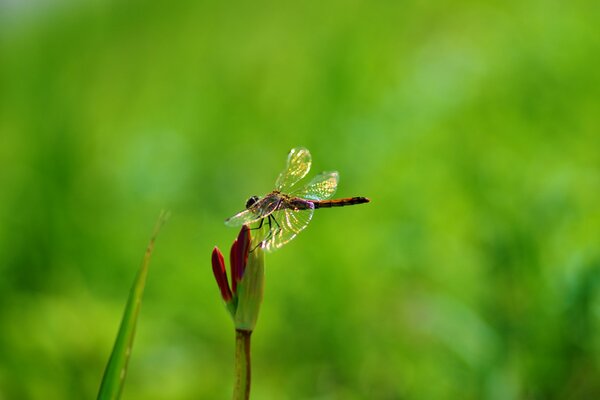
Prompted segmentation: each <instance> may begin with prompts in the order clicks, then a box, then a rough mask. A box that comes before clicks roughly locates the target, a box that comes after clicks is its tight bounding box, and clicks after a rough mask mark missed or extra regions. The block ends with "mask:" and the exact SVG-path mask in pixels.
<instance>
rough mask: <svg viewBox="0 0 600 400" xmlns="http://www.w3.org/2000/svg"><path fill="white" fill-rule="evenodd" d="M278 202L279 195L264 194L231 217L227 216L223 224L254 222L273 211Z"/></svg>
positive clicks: (279, 200) (233, 224)
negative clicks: (250, 205)
mask: <svg viewBox="0 0 600 400" xmlns="http://www.w3.org/2000/svg"><path fill="white" fill-rule="evenodd" d="M280 202H281V199H280V198H279V196H276V195H273V194H269V195H266V196H265V197H263V198H262V199H260V200H259V201H257V202H256V203H254V204H253V205H252V207H250V208H247V209H245V210H244V211H240V212H239V213H237V214H235V215H234V216H233V217H231V218H227V219H226V220H225V225H228V226H240V225H244V224H251V223H253V222H256V221H258V220H260V219H262V218H265V217H266V216H268V215H269V214H271V213H272V212H273V211H275V210H276V209H277V206H278V205H279V203H280Z"/></svg>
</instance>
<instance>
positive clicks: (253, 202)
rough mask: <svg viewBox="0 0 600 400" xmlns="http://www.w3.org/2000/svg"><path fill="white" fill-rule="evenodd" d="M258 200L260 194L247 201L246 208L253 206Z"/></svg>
mask: <svg viewBox="0 0 600 400" xmlns="http://www.w3.org/2000/svg"><path fill="white" fill-rule="evenodd" d="M257 201H258V196H252V197H250V198H249V199H248V201H246V208H250V207H252V206H253V205H254V204H255V203H256V202H257Z"/></svg>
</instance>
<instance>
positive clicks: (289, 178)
mask: <svg viewBox="0 0 600 400" xmlns="http://www.w3.org/2000/svg"><path fill="white" fill-rule="evenodd" d="M311 162H312V159H311V156H310V152H309V151H308V149H305V148H304V147H296V148H294V149H292V150H290V153H289V154H288V158H287V164H286V166H285V169H284V170H283V171H282V172H281V174H279V177H278V178H277V182H275V189H276V190H279V191H280V192H283V193H286V192H289V189H290V188H291V187H292V186H294V185H295V184H296V183H298V181H299V180H300V179H302V178H304V177H305V176H306V174H308V171H309V170H310V164H311Z"/></svg>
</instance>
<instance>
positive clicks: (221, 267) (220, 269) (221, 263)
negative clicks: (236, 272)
mask: <svg viewBox="0 0 600 400" xmlns="http://www.w3.org/2000/svg"><path fill="white" fill-rule="evenodd" d="M212 269H213V274H214V275H215V279H216V280H217V285H219V289H220V290H221V297H223V300H225V302H226V303H227V302H229V301H231V299H232V298H233V296H232V294H231V289H229V282H228V280H227V272H226V271H225V260H224V259H223V254H221V251H220V250H219V249H218V248H217V247H215V248H214V250H213V252H212ZM234 282H235V280H234ZM234 290H235V289H234Z"/></svg>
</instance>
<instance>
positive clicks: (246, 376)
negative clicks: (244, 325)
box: [233, 329, 252, 400]
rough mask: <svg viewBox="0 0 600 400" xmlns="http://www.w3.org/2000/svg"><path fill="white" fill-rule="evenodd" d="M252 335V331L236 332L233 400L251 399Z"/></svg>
mask: <svg viewBox="0 0 600 400" xmlns="http://www.w3.org/2000/svg"><path fill="white" fill-rule="evenodd" d="M250 335H252V331H245V330H241V329H236V330H235V383H234V387H233V400H248V399H250Z"/></svg>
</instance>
